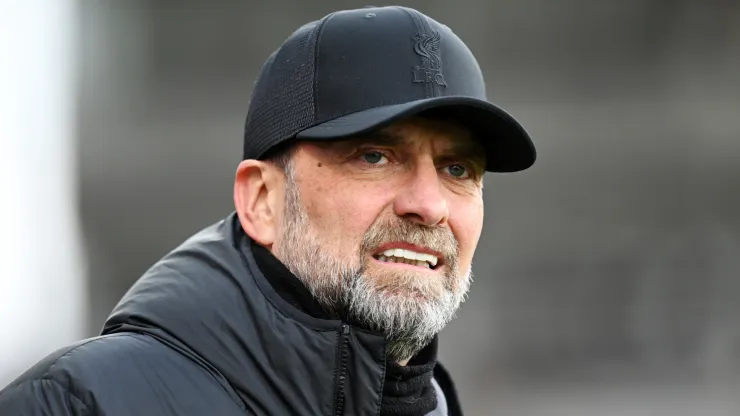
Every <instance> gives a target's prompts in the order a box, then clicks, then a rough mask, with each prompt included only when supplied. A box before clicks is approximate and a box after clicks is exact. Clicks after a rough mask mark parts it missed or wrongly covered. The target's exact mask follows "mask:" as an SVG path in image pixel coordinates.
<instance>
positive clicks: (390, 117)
mask: <svg viewBox="0 0 740 416" xmlns="http://www.w3.org/2000/svg"><path fill="white" fill-rule="evenodd" d="M441 108H444V109H445V110H449V113H448V114H449V116H450V117H452V118H454V119H455V120H457V121H459V122H460V123H462V124H463V125H465V126H467V127H469V128H470V129H471V130H472V131H473V135H474V137H475V138H476V139H477V140H478V141H479V142H480V143H481V144H482V145H483V147H484V149H485V152H486V170H487V171H489V172H517V171H521V170H524V169H527V168H529V167H530V166H532V165H533V164H534V162H535V160H536V158H537V152H536V150H535V147H534V144H533V143H532V139H531V138H530V137H529V134H528V133H527V132H526V131H525V130H524V128H523V127H522V126H521V125H520V124H519V122H517V121H516V120H515V119H514V118H513V117H512V116H510V115H509V114H508V113H506V112H505V111H504V110H502V109H501V108H499V107H497V106H495V105H494V104H491V103H489V102H487V101H483V100H479V99H475V98H471V97H435V98H428V99H424V100H418V101H412V102H408V103H403V104H394V105H388V106H383V107H376V108H371V109H368V110H363V111H359V112H356V113H352V114H348V115H345V116H342V117H339V118H335V119H333V120H329V121H326V122H324V123H322V124H319V125H317V126H314V127H310V128H308V129H306V130H303V131H301V132H300V133H298V134H297V135H296V138H297V139H304V140H332V139H334V140H336V139H342V138H347V137H350V136H354V135H358V134H364V133H368V132H370V131H372V130H375V129H379V128H383V127H386V126H388V125H389V124H392V123H394V122H396V121H398V120H401V119H404V118H406V117H411V116H414V115H417V114H419V113H422V112H424V111H426V110H431V109H441ZM446 112H447V111H446Z"/></svg>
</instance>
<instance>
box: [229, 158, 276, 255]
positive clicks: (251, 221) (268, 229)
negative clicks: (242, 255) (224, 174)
mask: <svg viewBox="0 0 740 416" xmlns="http://www.w3.org/2000/svg"><path fill="white" fill-rule="evenodd" d="M280 178H281V174H280V172H278V169H277V168H276V167H275V166H273V165H271V164H269V163H265V162H262V161H259V160H254V159H248V160H244V161H242V162H241V163H240V164H239V166H238V167H237V169H236V178H235V180H234V206H235V208H236V213H237V215H238V216H239V222H240V223H241V226H242V228H243V229H244V232H245V233H246V234H247V235H248V236H249V237H251V238H252V239H253V240H254V241H256V242H257V243H258V244H260V245H262V246H265V247H268V248H270V247H272V244H273V243H274V242H275V236H276V233H277V230H276V226H277V220H278V218H279V208H280V206H279V204H280V201H282V198H281V197H280V195H279V194H280V192H281V189H282V187H281V186H280V185H281V182H280Z"/></svg>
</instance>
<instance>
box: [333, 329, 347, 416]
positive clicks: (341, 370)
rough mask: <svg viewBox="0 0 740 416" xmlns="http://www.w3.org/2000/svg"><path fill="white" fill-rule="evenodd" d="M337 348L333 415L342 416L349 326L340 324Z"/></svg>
mask: <svg viewBox="0 0 740 416" xmlns="http://www.w3.org/2000/svg"><path fill="white" fill-rule="evenodd" d="M340 338H341V339H340V340H339V346H338V348H337V358H338V360H339V367H338V368H337V377H336V385H335V390H334V415H335V416H342V415H343V414H344V385H345V381H346V378H347V360H348V358H349V357H348V356H349V351H348V348H347V346H348V344H349V325H347V324H342V333H341V334H340Z"/></svg>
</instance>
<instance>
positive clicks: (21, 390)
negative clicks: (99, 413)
mask: <svg viewBox="0 0 740 416" xmlns="http://www.w3.org/2000/svg"><path fill="white" fill-rule="evenodd" d="M0 415H2V416H6V415H7V416H11V415H24V416H26V415H27V416H91V415H92V413H91V412H89V411H88V408H87V406H86V405H85V403H83V402H82V400H80V399H79V398H78V397H75V396H74V395H73V394H72V393H71V392H70V391H69V390H67V389H66V388H64V387H63V386H62V385H61V384H59V382H57V381H56V380H54V379H51V378H42V379H32V380H25V381H23V382H21V383H19V384H15V385H13V384H11V385H10V386H8V387H6V388H5V390H3V391H0Z"/></svg>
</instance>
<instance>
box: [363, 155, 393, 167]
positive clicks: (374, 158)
mask: <svg viewBox="0 0 740 416" xmlns="http://www.w3.org/2000/svg"><path fill="white" fill-rule="evenodd" d="M362 158H363V159H364V160H365V162H367V163H369V164H371V165H381V164H384V163H385V162H387V161H388V158H386V157H385V155H384V154H382V153H380V152H368V153H364V154H363V155H362ZM384 159H385V162H384V161H383V160H384Z"/></svg>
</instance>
